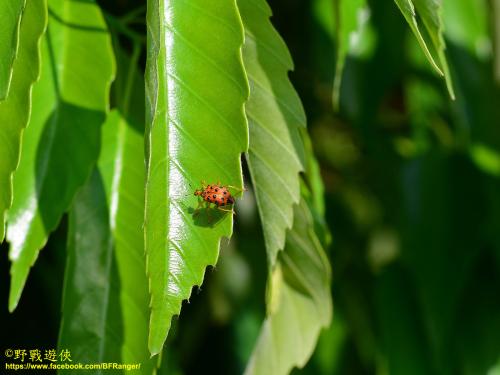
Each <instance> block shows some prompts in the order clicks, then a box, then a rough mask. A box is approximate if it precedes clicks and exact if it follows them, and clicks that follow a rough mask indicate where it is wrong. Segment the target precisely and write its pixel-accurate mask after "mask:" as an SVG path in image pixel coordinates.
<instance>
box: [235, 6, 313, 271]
mask: <svg viewBox="0 0 500 375" xmlns="http://www.w3.org/2000/svg"><path fill="white" fill-rule="evenodd" d="M238 6H239V8H240V11H241V15H242V19H243V22H244V26H245V35H246V38H245V45H244V48H243V60H244V63H245V68H246V70H247V74H248V78H249V82H250V98H249V100H248V102H247V103H246V105H245V110H246V113H247V117H248V120H249V129H250V147H249V150H248V156H247V161H248V165H249V169H250V174H251V177H252V181H253V186H254V189H255V196H256V198H257V205H258V207H259V214H260V218H261V221H262V227H263V230H264V238H265V241H266V249H267V254H268V258H269V264H270V266H272V265H274V263H275V261H276V257H277V254H278V251H279V250H282V249H283V247H284V245H285V234H286V229H287V228H290V227H291V226H292V224H293V205H294V204H296V203H298V201H299V199H300V185H299V172H300V171H302V170H303V169H304V161H303V159H304V156H303V154H304V150H303V145H302V142H301V140H300V135H299V128H300V127H305V123H306V118H305V114H304V110H303V108H302V104H301V102H300V99H299V97H298V95H297V93H296V92H295V90H294V88H293V86H292V84H291V83H290V81H289V79H288V76H287V75H288V71H289V70H291V69H292V68H293V62H292V58H291V56H290V54H289V52H288V49H287V48H286V45H285V43H284V42H283V40H282V39H281V38H280V36H279V34H278V33H277V32H276V30H275V29H274V28H273V26H272V24H271V22H270V21H269V17H270V16H271V10H270V8H269V6H268V5H267V3H266V2H265V0H253V1H247V0H241V1H238Z"/></svg>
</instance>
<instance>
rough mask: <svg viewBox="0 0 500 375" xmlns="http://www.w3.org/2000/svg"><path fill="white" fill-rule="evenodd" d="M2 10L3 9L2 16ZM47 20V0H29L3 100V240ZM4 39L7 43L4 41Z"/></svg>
mask: <svg viewBox="0 0 500 375" xmlns="http://www.w3.org/2000/svg"><path fill="white" fill-rule="evenodd" d="M14 3H15V2H12V5H13V4H14ZM9 4H10V3H9ZM4 8H5V5H4ZM7 8H9V7H7ZM0 9H1V8H0ZM2 11H3V10H2ZM2 14H3V13H2V12H0V17H2V16H1V15H2ZM2 22H3V21H2V20H0V25H2V26H0V27H3V24H2ZM46 24H47V5H46V3H45V1H31V2H29V3H28V6H27V8H26V10H25V12H24V17H23V21H22V22H21V39H20V41H19V44H20V46H19V51H18V56H17V59H16V60H15V62H14V64H13V66H12V69H13V74H12V82H11V89H10V94H9V95H8V96H7V98H6V100H4V101H2V102H0V141H1V143H2V144H3V146H2V147H0V242H2V241H3V239H4V235H5V225H4V220H5V214H6V211H7V210H8V209H9V207H10V205H11V204H12V174H13V173H14V171H15V169H16V167H17V165H18V163H19V155H20V145H21V137H22V133H23V129H24V128H25V127H26V125H27V123H28V121H29V117H30V112H31V88H32V86H33V83H34V82H35V81H36V80H37V79H38V76H39V73H40V57H39V54H40V46H39V43H40V38H41V36H42V34H43V32H44V30H45V27H46ZM3 36H4V35H3V31H0V38H2V37H3ZM0 43H1V44H0V45H3V43H4V42H3V41H0ZM2 61H4V57H0V65H1V64H2ZM0 69H2V67H1V66H0ZM0 74H2V73H0ZM0 80H1V78H0ZM0 86H1V83H0ZM0 90H1V88H0ZM0 96H1V95H0Z"/></svg>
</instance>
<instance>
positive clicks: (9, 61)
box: [0, 0, 43, 101]
mask: <svg viewBox="0 0 500 375" xmlns="http://www.w3.org/2000/svg"><path fill="white" fill-rule="evenodd" d="M37 5H40V4H37ZM25 6H26V0H0V9H1V10H2V11H1V12H0V101H2V100H4V99H5V98H6V97H7V94H8V92H9V86H10V83H11V78H12V70H13V67H14V60H15V58H16V55H17V50H18V45H19V34H20V33H19V28H20V25H21V19H22V17H23V11H24V7H25ZM32 6H33V5H32ZM34 6H36V5H34ZM40 21H42V23H43V17H42V18H40V19H39V22H40ZM39 22H35V25H36V24H39ZM23 33H24V31H23ZM31 38H33V35H32V36H31Z"/></svg>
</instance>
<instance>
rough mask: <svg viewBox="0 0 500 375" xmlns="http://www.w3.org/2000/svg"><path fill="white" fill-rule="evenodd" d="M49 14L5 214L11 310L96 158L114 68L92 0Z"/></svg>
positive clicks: (64, 3)
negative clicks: (48, 238) (25, 129)
mask: <svg viewBox="0 0 500 375" xmlns="http://www.w3.org/2000/svg"><path fill="white" fill-rule="evenodd" d="M49 15H50V17H49V26H48V29H47V32H46V37H45V38H44V41H43V53H42V71H41V77H40V81H39V82H38V83H37V84H36V85H35V86H34V89H33V110H32V116H31V120H30V123H29V127H28V129H27V131H26V132H25V137H24V141H23V152H22V154H21V161H20V165H19V168H18V170H17V172H16V174H15V176H14V202H13V205H12V209H11V210H10V211H9V215H8V230H7V239H8V240H9V242H10V245H11V248H10V252H9V257H10V260H11V262H12V267H11V290H10V297H9V309H10V310H11V311H12V310H13V309H14V308H15V307H16V305H17V303H18V301H19V298H20V295H21V292H22V289H23V287H24V284H25V282H26V279H27V277H28V273H29V269H30V267H31V266H32V265H33V264H34V262H35V260H36V258H37V256H38V253H39V251H40V249H41V248H42V247H43V246H44V245H45V243H46V241H47V237H48V234H49V233H50V232H51V231H52V230H54V229H55V227H56V226H57V224H58V223H59V221H60V219H61V216H62V215H63V213H64V212H65V211H66V210H67V209H68V208H69V206H70V204H71V202H72V200H73V197H74V195H75V193H76V191H77V189H78V188H79V187H80V186H81V185H82V184H83V183H84V182H85V180H86V179H87V177H88V176H89V173H90V171H91V168H92V167H93V165H94V164H95V162H96V160H97V156H98V153H99V145H100V127H101V124H102V123H103V121H104V119H105V112H106V110H107V108H108V94H109V86H110V82H111V80H112V78H113V75H114V60H113V53H112V49H111V41H110V37H109V34H108V32H107V30H106V25H105V22H104V20H103V18H102V15H101V12H100V10H99V8H98V7H97V6H96V5H95V3H94V2H93V1H85V2H76V1H70V0H51V1H49Z"/></svg>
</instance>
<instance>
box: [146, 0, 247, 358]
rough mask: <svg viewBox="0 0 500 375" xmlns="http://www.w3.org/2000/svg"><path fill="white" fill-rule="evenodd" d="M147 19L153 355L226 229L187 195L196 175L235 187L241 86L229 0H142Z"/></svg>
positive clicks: (239, 39)
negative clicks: (172, 0) (198, 207)
mask: <svg viewBox="0 0 500 375" xmlns="http://www.w3.org/2000/svg"><path fill="white" fill-rule="evenodd" d="M147 20H148V61H147V72H146V97H147V105H148V106H147V108H146V110H147V113H146V114H147V118H148V120H147V123H146V128H147V130H146V137H147V139H146V150H147V154H146V160H147V183H146V211H145V226H144V230H145V246H146V254H147V271H148V275H149V283H150V293H151V319H150V331H149V348H150V351H151V353H152V354H156V353H158V352H159V351H160V350H161V348H162V345H163V343H164V341H165V339H166V337H167V333H168V331H169V328H170V321H171V319H172V316H174V315H177V314H179V312H180V309H181V303H182V300H184V299H187V298H189V296H190V294H191V289H192V287H193V286H194V285H200V284H201V283H202V281H203V275H204V273H205V268H206V267H207V266H208V265H214V264H215V263H216V261H217V257H218V253H219V241H220V239H221V237H222V236H225V237H229V236H230V235H231V233H232V215H231V214H230V213H227V212H222V211H219V210H216V209H209V210H205V209H203V210H199V211H195V210H196V207H197V199H196V197H194V196H193V192H194V189H195V188H197V187H199V185H200V181H201V180H205V181H207V183H216V182H217V181H218V180H219V179H220V181H221V183H222V184H224V185H233V186H236V187H238V188H241V187H242V176H241V164H240V154H241V153H242V152H244V151H246V149H247V144H248V128H247V124H246V120H245V116H244V112H243V103H244V101H245V100H246V97H247V95H248V87H247V80H246V77H245V73H244V70H243V66H242V61H241V46H242V44H243V29H242V25H241V20H240V18H239V14H238V11H237V9H236V5H235V3H234V2H233V1H230V0H222V1H221V0H210V1H206V0H204V1H202V0H187V1H176V2H169V1H165V0H150V1H148V15H147ZM193 25H196V27H193ZM232 191H233V193H235V194H236V193H237V190H234V189H233V190H232Z"/></svg>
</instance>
